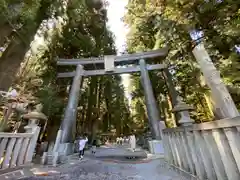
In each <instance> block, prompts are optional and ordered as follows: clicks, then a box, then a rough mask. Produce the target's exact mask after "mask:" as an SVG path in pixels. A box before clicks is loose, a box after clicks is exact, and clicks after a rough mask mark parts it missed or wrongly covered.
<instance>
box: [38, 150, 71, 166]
mask: <svg viewBox="0 0 240 180" xmlns="http://www.w3.org/2000/svg"><path fill="white" fill-rule="evenodd" d="M43 158H44V159H43ZM67 160H68V158H67V157H66V156H65V155H61V154H58V157H57V158H56V157H54V155H53V154H51V153H48V154H47V155H43V156H42V161H41V164H43V165H57V164H61V163H65V162H67ZM53 161H56V162H53Z"/></svg>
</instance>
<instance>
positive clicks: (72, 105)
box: [54, 48, 177, 154]
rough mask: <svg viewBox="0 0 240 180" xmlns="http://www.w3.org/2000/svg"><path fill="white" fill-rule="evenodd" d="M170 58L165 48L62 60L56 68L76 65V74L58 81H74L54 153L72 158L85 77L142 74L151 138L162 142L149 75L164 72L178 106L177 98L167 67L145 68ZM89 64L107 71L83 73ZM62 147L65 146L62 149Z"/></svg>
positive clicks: (68, 73)
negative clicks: (59, 152)
mask: <svg viewBox="0 0 240 180" xmlns="http://www.w3.org/2000/svg"><path fill="white" fill-rule="evenodd" d="M167 54H168V48H162V49H159V50H153V51H149V52H142V53H135V54H124V55H121V56H114V55H108V56H104V57H96V58H82V59H59V60H58V61H57V65H59V66H69V65H71V66H72V65H75V66H76V71H74V72H65V73H59V74H58V78H73V82H72V86H71V90H70V94H69V100H68V104H67V107H66V109H65V114H64V119H63V120H62V123H61V127H60V130H59V131H58V135H57V139H56V143H55V146H54V151H58V150H59V148H60V149H61V150H60V151H61V152H63V151H64V154H69V153H70V149H71V143H72V142H73V133H75V132H73V127H74V126H75V125H76V114H77V107H78V102H79V97H80V90H81V83H82V81H83V77H88V76H100V75H113V74H123V73H134V72H140V73H141V83H142V86H143V89H144V95H145V103H146V107H147V114H148V119H149V123H150V127H151V132H152V136H153V138H154V139H161V127H160V128H159V120H161V119H160V115H159V110H158V106H157V103H156V100H155V97H154V94H153V89H152V84H151V81H150V78H149V74H148V71H152V70H162V71H164V72H165V78H166V79H167V85H168V87H169V92H170V96H171V99H172V102H173V104H174V105H175V104H176V103H177V100H176V99H177V95H176V92H175V89H174V87H173V85H172V81H171V77H170V73H169V72H168V69H167V66H166V65H165V64H151V65H150V64H146V62H145V61H146V60H147V59H150V58H156V57H160V58H165V57H166V56H167ZM136 61H137V62H138V63H139V65H138V66H136V65H135V66H128V67H120V68H117V67H115V66H116V65H119V64H123V63H124V65H126V64H132V63H133V62H135V63H136ZM89 64H104V67H105V68H104V69H99V70H84V65H89ZM59 144H61V145H64V146H63V147H59Z"/></svg>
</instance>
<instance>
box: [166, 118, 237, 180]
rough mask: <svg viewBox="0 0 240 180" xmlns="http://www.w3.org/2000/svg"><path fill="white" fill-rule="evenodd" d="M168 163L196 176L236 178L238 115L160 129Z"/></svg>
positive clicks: (218, 179) (201, 177)
mask: <svg viewBox="0 0 240 180" xmlns="http://www.w3.org/2000/svg"><path fill="white" fill-rule="evenodd" d="M163 141H164V148H165V157H166V160H167V161H168V163H169V164H171V165H173V166H175V167H177V168H179V169H180V170H183V171H185V172H186V171H187V172H188V173H191V174H192V175H195V176H197V177H198V179H200V180H203V179H208V180H239V179H240V117H235V118H232V119H223V120H218V121H212V122H206V123H202V124H193V125H190V126H185V127H178V128H167V129H164V130H163Z"/></svg>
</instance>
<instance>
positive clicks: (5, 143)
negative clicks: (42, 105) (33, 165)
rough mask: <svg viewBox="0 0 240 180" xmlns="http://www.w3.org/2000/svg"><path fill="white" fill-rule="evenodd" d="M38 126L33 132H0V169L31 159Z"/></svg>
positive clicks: (19, 164) (23, 163) (24, 162)
mask: <svg viewBox="0 0 240 180" xmlns="http://www.w3.org/2000/svg"><path fill="white" fill-rule="evenodd" d="M39 132H40V128H39V127H36V129H35V131H34V133H0V170H3V169H7V168H13V167H16V166H21V165H25V164H29V163H30V162H31V161H32V157H33V153H34V150H35V147H36V143H37V139H38V135H39Z"/></svg>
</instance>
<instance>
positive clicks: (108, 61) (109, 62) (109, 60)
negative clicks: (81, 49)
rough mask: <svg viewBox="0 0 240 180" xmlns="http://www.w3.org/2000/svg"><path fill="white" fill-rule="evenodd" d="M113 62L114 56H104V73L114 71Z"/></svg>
mask: <svg viewBox="0 0 240 180" xmlns="http://www.w3.org/2000/svg"><path fill="white" fill-rule="evenodd" d="M114 60H115V56H114V55H107V56H104V69H105V71H106V72H112V71H114V68H115V67H114Z"/></svg>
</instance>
